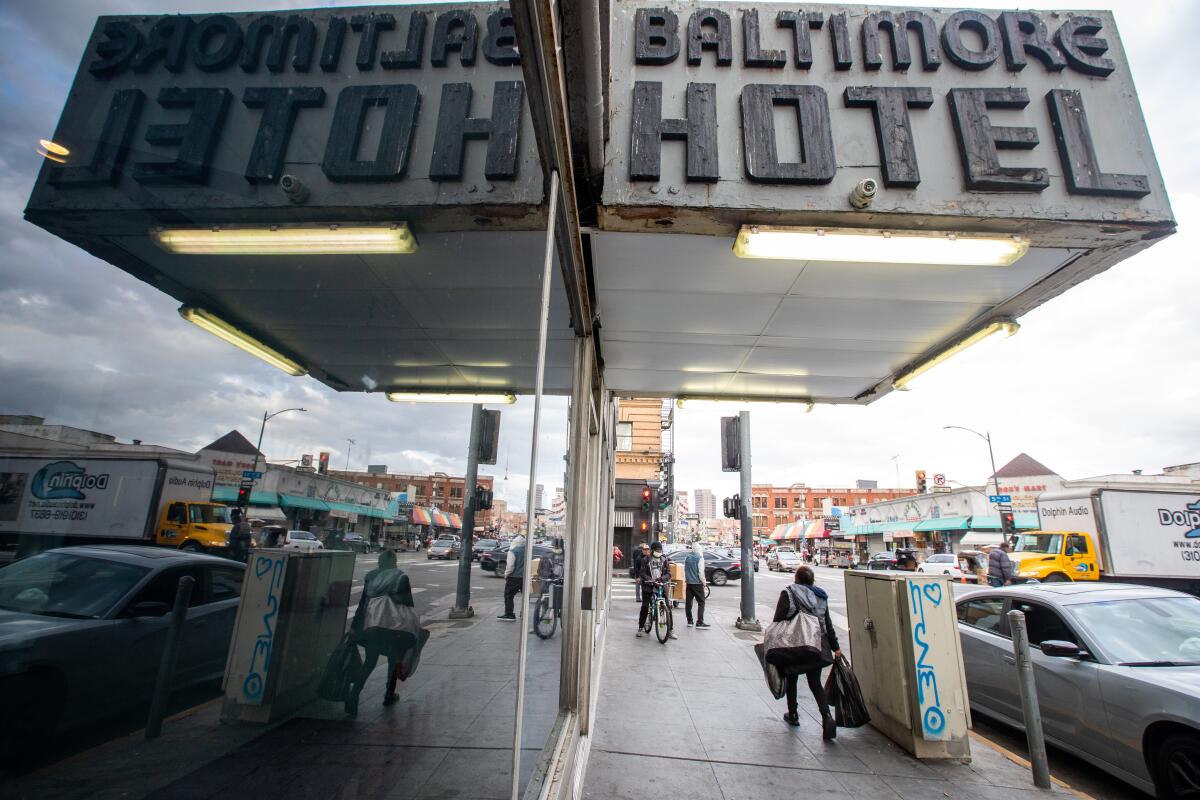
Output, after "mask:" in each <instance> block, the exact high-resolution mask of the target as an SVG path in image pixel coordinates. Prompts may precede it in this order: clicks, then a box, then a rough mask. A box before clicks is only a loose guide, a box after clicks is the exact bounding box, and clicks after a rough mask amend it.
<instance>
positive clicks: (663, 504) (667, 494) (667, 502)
mask: <svg viewBox="0 0 1200 800" xmlns="http://www.w3.org/2000/svg"><path fill="white" fill-rule="evenodd" d="M670 507H671V490H670V489H669V488H668V487H666V486H660V487H658V508H659V510H660V511H666V510H667V509H668V508H670Z"/></svg>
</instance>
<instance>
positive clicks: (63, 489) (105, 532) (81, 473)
mask: <svg viewBox="0 0 1200 800" xmlns="http://www.w3.org/2000/svg"><path fill="white" fill-rule="evenodd" d="M214 478H215V475H214V473H213V470H212V469H211V468H210V467H207V466H202V465H198V464H190V463H187V462H182V461H174V460H168V459H163V458H95V457H77V456H76V455H73V454H64V455H61V456H54V455H43V456H39V457H23V456H22V457H0V548H2V549H3V550H4V551H7V554H8V555H12V554H13V551H14V550H15V551H16V555H18V556H23V555H26V554H28V553H33V552H37V551H40V550H46V549H48V548H51V547H61V546H63V545H72V544H99V543H125V544H129V543H137V542H142V543H147V544H150V543H154V544H160V545H164V546H167V547H178V548H182V549H186V550H195V551H203V552H210V553H213V552H215V553H220V552H223V551H224V550H225V549H226V548H227V547H228V544H229V529H230V517H229V512H230V509H229V508H228V507H226V506H224V505H221V504H220V503H214V502H213V501H212V492H213V482H214Z"/></svg>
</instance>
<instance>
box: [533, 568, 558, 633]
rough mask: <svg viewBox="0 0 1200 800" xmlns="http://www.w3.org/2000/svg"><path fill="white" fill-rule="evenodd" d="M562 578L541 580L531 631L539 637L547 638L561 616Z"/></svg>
mask: <svg viewBox="0 0 1200 800" xmlns="http://www.w3.org/2000/svg"><path fill="white" fill-rule="evenodd" d="M562 585H563V579H562V578H554V579H552V580H543V581H542V596H541V597H540V598H539V599H538V603H537V611H536V613H535V615H534V617H533V632H534V633H536V634H537V635H538V638H539V639H549V638H550V637H551V636H553V635H554V631H555V629H556V628H557V627H558V621H559V619H561V618H562Z"/></svg>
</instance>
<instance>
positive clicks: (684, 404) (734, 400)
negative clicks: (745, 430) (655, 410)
mask: <svg viewBox="0 0 1200 800" xmlns="http://www.w3.org/2000/svg"><path fill="white" fill-rule="evenodd" d="M693 403H708V404H712V405H717V406H725V407H739V408H745V407H746V406H758V405H772V406H793V407H794V408H795V409H796V410H797V411H800V412H801V413H803V414H807V413H808V412H810V411H812V410H813V401H811V400H804V399H782V400H775V399H772V398H769V397H747V398H744V399H743V398H739V397H722V396H719V395H696V394H689V395H681V396H680V397H679V398H678V399H676V400H675V407H676V408H691V407H692V404H693Z"/></svg>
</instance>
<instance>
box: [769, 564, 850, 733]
mask: <svg viewBox="0 0 1200 800" xmlns="http://www.w3.org/2000/svg"><path fill="white" fill-rule="evenodd" d="M800 613H804V614H811V615H812V616H814V617H816V618H817V619H818V620H820V625H821V629H822V630H821V632H822V642H821V652H820V653H815V652H814V653H812V655H811V658H808V659H805V660H803V661H800V662H798V663H795V664H790V665H788V666H786V667H783V668H781V669H780V671H781V672H782V673H783V675H784V677H785V679H786V681H787V683H786V686H785V688H786V690H787V707H788V710H787V713H786V714H784V716H783V721H784V722H786V723H787V724H788V725H799V724H800V715H799V713H798V711H797V707H796V688H797V684H798V683H799V680H800V676H801V675H803V676H804V677H805V678H806V679H807V680H808V689H809V691H811V692H812V696H813V699H814V700H816V701H817V708H818V710H820V712H821V728H822V736H823V738H825V739H833V738H834V737H836V736H837V723H836V722H834V719H833V716H832V715H831V714H830V713H829V702H828V700H827V699H826V696H825V687H824V686H823V685H822V684H821V670H822V669H824V668H825V667H827V666H829V665H830V664H832V663H833V662H834V659H836V658H837V657H838V656H840V655H841V654H842V649H841V647H840V646H839V645H838V640H837V633H836V632H835V631H834V630H833V620H832V619H831V618H830V616H829V595H828V594H827V593H826V592H825V590H824V589H822V588H821V587H820V586H817V585H815V576H814V574H813V571H812V568H811V567H805V566H800V567H797V568H796V577H795V583H793V584H791V585H790V586H788V587H787V588H786V589H784V590H783V591H782V592H780V593H779V602H778V603H776V604H775V620H774V621H775V622H782V621H783V620H788V619H792V618H793V617H795V616H796V615H797V614H800Z"/></svg>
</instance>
